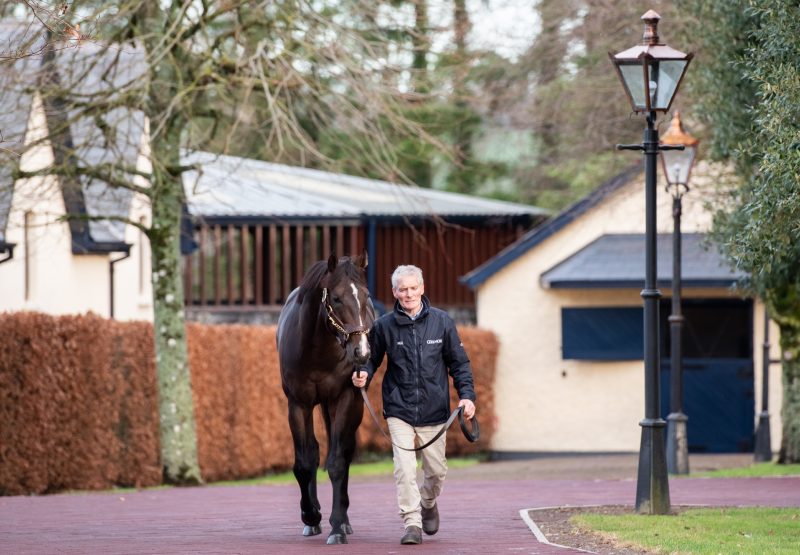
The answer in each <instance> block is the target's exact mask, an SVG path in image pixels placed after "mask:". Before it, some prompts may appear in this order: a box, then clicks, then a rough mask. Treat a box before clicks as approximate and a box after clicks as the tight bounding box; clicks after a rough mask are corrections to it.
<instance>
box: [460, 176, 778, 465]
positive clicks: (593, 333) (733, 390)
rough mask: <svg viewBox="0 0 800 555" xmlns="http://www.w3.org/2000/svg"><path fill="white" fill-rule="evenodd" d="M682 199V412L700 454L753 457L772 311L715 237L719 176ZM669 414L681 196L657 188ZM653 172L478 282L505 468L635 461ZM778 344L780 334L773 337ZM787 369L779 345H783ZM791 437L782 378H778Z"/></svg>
mask: <svg viewBox="0 0 800 555" xmlns="http://www.w3.org/2000/svg"><path fill="white" fill-rule="evenodd" d="M719 171H720V170H719V168H715V167H712V166H709V165H707V164H704V163H700V164H698V165H697V167H696V168H695V171H694V173H693V179H692V183H691V186H692V190H691V191H690V192H689V193H688V194H687V195H685V196H684V199H683V208H684V209H683V223H682V230H683V248H682V262H683V271H682V299H683V302H682V307H683V315H684V318H685V321H684V325H683V352H684V357H683V367H684V370H683V390H684V391H683V412H684V413H685V414H686V415H687V416H688V418H689V420H688V423H687V435H688V443H689V452H690V453H700V452H748V451H752V450H753V447H754V445H753V442H754V433H755V429H756V424H757V421H758V418H757V417H758V414H759V411H760V410H761V407H760V406H758V404H757V403H756V401H755V400H756V399H761V384H762V368H763V366H762V360H761V348H760V347H761V345H762V344H763V342H764V335H763V329H764V308H763V305H762V303H760V302H759V301H758V300H755V299H751V298H747V297H744V296H742V294H741V293H740V292H739V291H738V290H737V288H736V284H737V282H738V281H739V280H740V279H741V278H742V277H743V276H742V275H741V274H739V273H737V272H735V271H733V270H732V269H731V268H730V267H729V265H728V264H727V262H726V261H725V260H724V258H723V257H722V256H721V255H720V253H719V252H718V250H717V249H716V247H715V246H714V244H713V243H712V242H711V240H710V238H709V237H708V235H707V231H708V230H709V229H710V226H711V213H710V211H709V210H708V209H707V208H706V203H708V202H711V204H712V205H713V195H714V194H715V193H714V191H715V187H714V184H715V182H716V178H715V173H719ZM657 202H658V212H657V214H658V221H657V231H658V234H659V236H658V245H657V267H658V274H657V276H658V287H659V289H660V291H661V293H662V299H661V302H660V352H661V361H660V362H661V374H660V375H661V379H660V398H661V402H660V405H661V415H662V417H664V418H666V416H667V414H668V413H669V409H670V406H669V405H670V403H669V399H670V397H669V393H670V391H669V388H670V360H669V354H670V349H669V345H670V338H669V334H670V327H669V325H668V317H669V314H670V311H671V308H670V299H669V296H670V294H671V283H672V238H671V233H672V225H673V224H672V197H671V196H670V194H669V193H667V192H666V191H665V190H664V187H661V186H659V190H658V199H657ZM644 206H645V200H644V174H643V171H642V167H641V166H640V165H637V166H634V167H631V168H629V169H628V170H627V171H625V172H623V173H621V174H619V175H618V176H616V177H614V178H613V179H611V180H609V181H608V182H606V183H603V184H601V185H600V186H599V187H598V188H597V189H595V190H594V191H593V192H592V193H591V194H589V195H588V196H587V197H585V198H584V199H582V200H580V201H579V202H577V203H575V204H574V205H573V206H571V207H569V208H568V209H566V210H565V211H563V212H562V213H560V214H558V215H557V216H555V217H554V218H552V219H551V220H548V221H547V222H545V223H544V224H542V225H540V226H538V227H536V228H534V229H532V230H531V231H530V232H528V233H527V234H525V235H524V236H523V237H522V238H521V239H520V240H519V241H517V242H516V243H514V244H513V245H511V246H509V247H508V248H506V249H504V250H503V251H502V252H500V253H499V254H498V255H497V256H495V257H493V258H491V259H490V260H489V261H487V262H486V263H484V264H482V265H481V266H479V267H477V268H476V269H474V270H472V271H471V272H469V273H468V274H466V275H465V276H464V277H463V278H462V282H463V283H464V284H466V285H468V286H469V287H471V288H472V289H473V290H475V292H476V295H477V325H478V326H479V327H481V328H483V329H488V330H491V331H493V332H494V333H495V334H497V336H498V339H499V342H500V352H499V357H498V368H497V377H496V383H495V395H496V407H497V415H498V423H497V431H496V433H495V435H494V436H493V443H492V446H491V450H492V452H493V453H494V454H495V455H496V456H497V457H517V456H531V455H535V454H542V453H565V452H576V453H584V452H586V453H596V452H635V451H637V450H638V449H639V442H640V438H641V429H640V427H639V425H638V423H639V421H640V420H641V419H642V418H644V407H645V402H644V363H643V308H642V306H643V303H642V298H641V297H640V292H641V290H642V288H643V285H644V270H645V240H644V232H645V221H644V218H645V213H644ZM771 330H772V333H771V335H772V337H773V338H774V337H777V333H778V328H777V326H775V325H772V326H771ZM772 344H773V349H772V350H773V354H772V357H771V358H778V356H779V353H778V350H779V349H777V341H774V340H773V341H772ZM769 378H770V379H769V392H768V394H769V407H771V411H772V415H771V416H772V418H771V421H770V425H771V435H772V437H773V438H777V437H780V429H781V428H780V415H779V407H780V406H781V380H780V369H779V368H778V367H777V366H773V367H772V368H771V370H770V377H769Z"/></svg>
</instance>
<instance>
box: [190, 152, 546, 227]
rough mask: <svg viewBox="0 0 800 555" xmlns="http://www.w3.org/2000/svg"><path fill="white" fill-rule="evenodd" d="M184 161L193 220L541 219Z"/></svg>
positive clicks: (232, 160)
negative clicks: (188, 166)
mask: <svg viewBox="0 0 800 555" xmlns="http://www.w3.org/2000/svg"><path fill="white" fill-rule="evenodd" d="M182 163H184V164H198V165H199V166H200V167H201V168H202V171H199V172H198V171H189V172H186V173H185V174H184V188H185V190H186V196H187V204H188V207H189V212H190V213H191V214H192V215H193V216H199V217H223V216H235V217H240V218H247V217H251V218H263V217H280V218H326V217H329V218H360V217H363V216H376V217H404V216H418V215H423V216H425V215H432V214H435V215H437V216H442V217H483V218H488V217H492V216H503V217H507V216H515V215H523V216H542V215H545V214H547V213H548V212H547V211H546V210H545V209H543V208H538V207H535V206H530V205H527V204H517V203H512V202H504V201H498V200H491V199H485V198H480V197H475V196H469V195H462V194H457V193H450V192H445V191H438V190H432V189H425V188H421V187H410V186H404V185H397V184H394V183H389V182H386V181H380V180H376V179H366V178H362V177H354V176H349V175H343V174H337V173H332V172H326V171H320V170H314V169H308V168H299V167H293V166H285V165H281V164H273V163H270V162H263V161H260V160H253V159H246V158H239V157H235V156H224V155H217V154H212V153H208V152H193V153H191V154H187V155H186V156H184V157H183V159H182Z"/></svg>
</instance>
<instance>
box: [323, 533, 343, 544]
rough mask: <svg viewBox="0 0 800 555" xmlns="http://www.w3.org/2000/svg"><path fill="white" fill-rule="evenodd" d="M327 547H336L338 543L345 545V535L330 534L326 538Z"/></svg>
mask: <svg viewBox="0 0 800 555" xmlns="http://www.w3.org/2000/svg"><path fill="white" fill-rule="evenodd" d="M325 543H327V544H328V545H336V544H339V543H347V535H346V534H331V535H330V536H328V541H326V542H325Z"/></svg>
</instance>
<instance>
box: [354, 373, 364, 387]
mask: <svg viewBox="0 0 800 555" xmlns="http://www.w3.org/2000/svg"><path fill="white" fill-rule="evenodd" d="M353 385H354V386H356V387H364V386H365V385H367V373H366V372H362V371H361V370H358V371H356V372H353Z"/></svg>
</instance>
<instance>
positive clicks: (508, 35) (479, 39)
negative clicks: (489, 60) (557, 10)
mask: <svg viewBox="0 0 800 555" xmlns="http://www.w3.org/2000/svg"><path fill="white" fill-rule="evenodd" d="M536 4H537V2H536V1H535V0H467V10H469V13H470V20H471V22H472V27H473V29H472V35H471V36H470V40H471V41H472V44H473V46H475V47H478V48H486V49H489V50H494V51H495V52H497V53H498V54H500V55H501V56H503V57H505V58H509V59H512V60H514V59H516V57H517V56H519V55H520V54H521V53H522V52H524V51H525V49H527V47H528V46H530V44H531V42H532V41H533V37H534V36H535V35H536V33H537V32H538V31H539V18H538V16H537V14H536V9H535V5H536Z"/></svg>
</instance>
